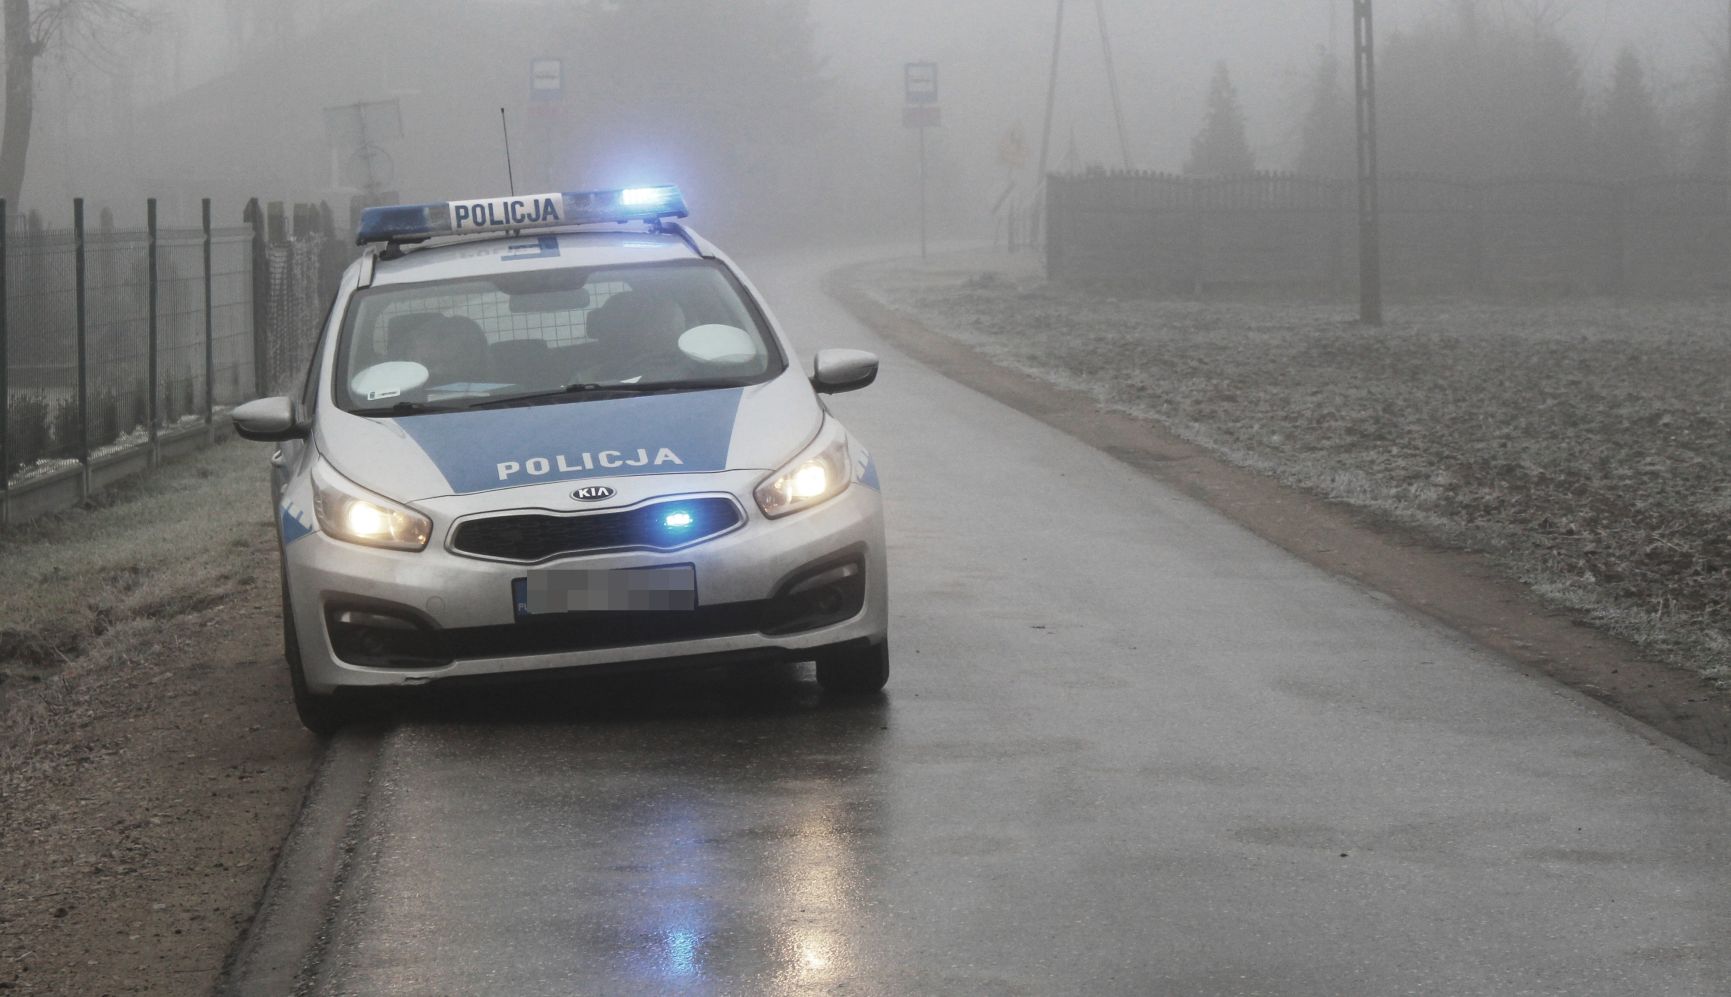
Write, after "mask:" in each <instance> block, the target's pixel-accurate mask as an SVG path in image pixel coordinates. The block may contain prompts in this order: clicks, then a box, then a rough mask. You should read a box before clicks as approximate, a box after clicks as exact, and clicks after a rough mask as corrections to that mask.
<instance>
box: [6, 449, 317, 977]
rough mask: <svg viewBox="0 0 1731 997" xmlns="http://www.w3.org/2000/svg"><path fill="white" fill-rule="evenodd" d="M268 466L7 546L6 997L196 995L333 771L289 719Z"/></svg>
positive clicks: (192, 481)
mask: <svg viewBox="0 0 1731 997" xmlns="http://www.w3.org/2000/svg"><path fill="white" fill-rule="evenodd" d="M264 472H265V468H264V460H263V454H262V453H261V452H260V450H259V449H258V448H257V447H254V446H250V445H246V444H239V443H228V444H225V445H222V446H218V447H214V448H211V449H210V450H207V451H204V452H202V453H200V454H198V455H195V456H193V457H189V458H186V459H184V460H182V461H178V462H176V463H174V464H171V465H168V466H165V467H163V468H161V469H159V470H158V471H156V472H155V473H153V474H151V475H149V476H147V477H146V478H144V479H141V480H139V481H137V482H134V483H132V484H130V485H128V486H125V487H123V488H121V489H118V490H116V491H115V492H113V493H111V494H109V495H107V496H105V497H104V499H103V500H102V502H101V504H100V505H98V506H92V507H87V508H84V509H80V510H75V511H72V512H69V513H66V514H64V515H61V516H56V517H52V518H50V519H47V520H42V521H38V522H37V523H32V524H29V525H28V526H26V527H22V528H19V529H17V530H15V531H11V532H8V533H6V534H3V535H0V883H4V890H3V891H0V990H3V991H6V992H13V993H40V994H81V995H83V994H88V995H96V994H196V993H207V992H210V990H211V989H212V988H213V987H214V986H215V984H216V982H217V980H218V977H219V975H220V974H221V972H222V969H223V964H224V961H225V959H227V958H228V957H229V954H230V952H231V950H232V949H233V947H234V945H235V942H236V940H237V938H238V937H239V936H240V933H241V932H242V930H244V928H245V926H246V924H247V923H248V921H249V919H250V918H251V917H252V915H253V911H254V909H255V908H256V906H257V904H258V899H259V895H260V893H261V891H262V890H263V888H264V884H265V880H266V878H267V877H268V875H269V874H270V870H271V865H272V862H273V859H274V856H275V854H276V849H277V848H278V847H279V846H280V844H281V842H282V841H283V839H284V836H285V835H286V834H287V833H288V830H289V828H290V827H291V825H292V823H293V821H294V817H295V814H296V812H297V810H298V808H299V806H300V801H301V797H302V794H303V792H304V791H305V788H306V785H307V782H308V780H309V778H310V777H311V773H312V769H313V765H314V763H315V762H316V760H317V756H318V746H317V742H316V741H315V740H314V739H313V738H312V737H311V736H310V735H308V734H306V733H305V732H304V731H303V730H301V728H300V726H299V724H298V723H296V721H295V719H294V713H293V711H292V710H291V709H290V708H289V707H288V705H287V704H288V701H289V692H288V682H287V676H286V675H285V674H284V670H283V669H282V667H281V657H280V655H281V651H280V646H279V644H280V629H279V624H278V606H277V586H276V567H275V558H276V551H275V546H274V543H275V541H274V537H273V534H272V531H271V528H270V522H269V518H268V513H269V496H268V494H267V489H266V479H265V473H264Z"/></svg>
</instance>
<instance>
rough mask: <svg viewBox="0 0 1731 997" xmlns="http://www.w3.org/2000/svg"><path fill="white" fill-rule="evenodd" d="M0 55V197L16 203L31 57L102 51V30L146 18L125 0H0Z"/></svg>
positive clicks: (30, 115)
mask: <svg viewBox="0 0 1731 997" xmlns="http://www.w3.org/2000/svg"><path fill="white" fill-rule="evenodd" d="M0 4H3V5H4V6H3V11H0V31H4V33H5V39H4V42H3V44H0V58H3V59H4V62H5V74H6V95H5V114H6V123H5V126H4V128H0V197H4V198H5V199H6V203H7V204H10V205H14V206H16V205H17V204H18V199H19V196H20V194H21V193H22V191H23V189H24V173H25V168H26V167H27V165H28V163H29V158H30V134H31V125H32V124H33V123H34V120H35V117H36V61H37V60H38V59H41V58H42V57H43V56H45V55H47V54H49V53H50V52H53V51H56V50H59V51H69V52H80V53H83V54H86V55H92V54H100V53H102V52H104V51H105V48H104V46H103V38H104V35H105V33H106V32H107V31H109V30H113V29H117V28H121V27H143V26H144V25H145V23H146V19H145V16H144V15H143V14H142V13H141V12H140V11H139V10H138V8H136V7H134V6H133V5H132V4H130V3H128V2H126V0H0Z"/></svg>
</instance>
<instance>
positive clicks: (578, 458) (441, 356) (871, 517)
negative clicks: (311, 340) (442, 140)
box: [234, 187, 889, 732]
mask: <svg viewBox="0 0 1731 997" xmlns="http://www.w3.org/2000/svg"><path fill="white" fill-rule="evenodd" d="M685 216H686V209H685V203H684V199H683V197H682V196H681V195H680V193H679V191H678V190H677V188H673V187H649V188H636V189H628V190H619V191H592V192H579V193H556V194H546V195H536V196H526V197H515V196H513V197H506V198H491V199H483V200H474V201H457V202H451V203H448V204H443V203H442V204H428V205H406V206H397V207H384V208H372V209H368V210H367V211H366V212H365V213H364V214H363V217H362V221H361V229H360V242H361V244H362V245H364V246H367V247H368V248H367V249H366V250H365V252H364V253H363V255H362V256H361V257H360V259H358V260H357V261H356V262H355V263H354V264H353V265H352V266H350V267H349V269H348V271H347V272H346V273H345V274H344V276H343V281H342V285H341V287H340V289H339V291H338V293H337V296H336V300H335V302H334V304H333V306H332V309H331V312H330V315H329V317H328V318H327V319H326V322H325V326H324V328H323V330H322V333H321V336H320V339H319V343H318V346H317V347H316V349H315V350H314V353H313V360H312V363H311V366H310V369H309V371H308V373H307V376H306V380H305V384H304V387H303V388H302V390H301V391H300V392H299V393H298V394H297V395H296V396H294V397H280V398H265V399H260V400H258V401H254V402H250V403H248V404H246V405H242V406H240V407H239V408H237V409H235V411H234V421H235V425H236V428H237V431H238V432H239V433H240V435H242V436H243V437H246V438H247V439H252V440H265V441H271V442H275V443H277V444H278V449H277V451H276V453H275V454H274V455H273V456H272V458H271V466H272V490H273V496H274V499H275V502H276V518H277V525H278V529H279V531H280V538H281V549H282V577H283V586H282V589H283V630H284V644H285V649H286V656H287V658H288V665H289V670H290V675H291V678H292V680H293V688H294V696H295V704H296V706H297V708H298V709H299V711H300V715H301V718H302V720H303V722H305V724H306V725H307V726H308V727H309V728H311V729H313V730H316V731H320V732H328V731H330V730H332V729H334V728H336V727H337V726H340V725H341V724H342V723H343V721H344V720H345V719H347V718H348V717H350V716H352V715H353V713H354V711H355V703H356V696H357V694H365V693H367V692H368V691H372V692H377V691H379V690H381V689H385V688H389V687H404V686H415V685H422V684H426V683H433V682H446V681H451V680H464V679H475V678H481V677H486V676H496V675H499V674H502V673H522V672H537V671H549V670H554V669H571V668H576V669H597V668H604V667H606V668H639V667H652V666H661V665H666V664H669V663H673V664H688V665H712V664H724V663H730V662H735V661H743V660H761V659H766V658H767V659H781V660H797V661H815V662H816V665H817V678H818V681H819V683H820V684H821V685H822V687H823V688H824V689H825V690H826V691H831V692H843V693H859V692H873V691H876V690H878V689H880V688H882V687H883V685H884V682H885V681H886V680H887V678H888V676H889V656H888V645H887V640H886V638H887V631H888V613H887V586H886V583H885V577H884V564H885V560H884V530H883V515H882V503H881V500H880V497H879V493H878V477H877V469H876V466H875V465H874V463H873V461H872V457H871V454H870V453H869V452H868V451H867V450H866V448H865V447H864V446H863V445H862V444H861V443H860V441H859V440H858V439H856V438H855V437H854V436H852V435H851V434H850V433H849V432H848V431H847V429H846V428H845V427H844V426H842V424H841V423H840V422H839V421H838V420H837V419H836V418H835V417H834V416H833V415H832V414H830V413H829V411H828V410H827V408H826V406H825V405H824V404H823V402H822V400H821V398H820V396H821V395H824V394H833V393H837V392H842V391H852V390H854V389H857V388H863V387H865V386H866V385H868V384H870V383H872V381H873V380H874V379H875V378H876V376H877V358H876V357H874V356H872V355H871V354H868V353H861V352H857V351H852V350H824V351H822V352H819V353H818V354H817V355H816V357H815V358H814V363H813V366H812V369H811V371H810V373H807V372H806V371H805V370H804V369H802V368H801V366H800V363H799V361H798V359H797V358H796V357H795V355H794V351H793V349H792V348H791V346H790V345H789V344H788V342H787V339H786V337H785V336H784V335H783V334H782V332H781V330H780V329H778V328H777V326H776V323H775V320H774V318H773V317H772V316H771V315H770V313H769V311H768V309H767V308H765V307H764V305H763V304H762V302H761V300H760V298H759V296H758V294H757V293H756V291H755V290H753V288H752V286H751V284H750V283H749V282H748V281H747V280H746V279H745V278H744V276H743V275H741V274H740V272H739V270H738V268H737V267H735V266H734V264H733V263H732V262H731V261H730V260H728V258H727V257H725V256H724V255H722V254H721V253H720V252H718V251H717V250H716V249H715V247H714V246H712V245H710V244H709V243H708V242H706V241H705V240H703V239H702V238H700V237H699V236H697V235H696V234H694V233H693V232H691V231H690V230H688V229H686V228H684V227H683V226H681V225H680V224H678V223H677V222H676V221H673V219H677V218H684V217H685ZM363 701H364V700H363Z"/></svg>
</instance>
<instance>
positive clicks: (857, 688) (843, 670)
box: [817, 640, 890, 696]
mask: <svg viewBox="0 0 1731 997" xmlns="http://www.w3.org/2000/svg"><path fill="white" fill-rule="evenodd" d="M889 680H890V643H889V641H887V640H885V641H881V642H879V643H877V644H860V645H855V646H852V647H847V648H839V649H837V650H834V651H830V652H828V653H826V654H822V655H819V656H818V659H817V684H818V685H820V686H822V687H823V691H824V692H828V693H833V694H835V695H841V696H865V695H870V694H871V693H874V692H878V691H880V690H881V689H883V687H884V685H885V683H887V682H889Z"/></svg>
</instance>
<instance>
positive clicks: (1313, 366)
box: [859, 255, 1731, 682]
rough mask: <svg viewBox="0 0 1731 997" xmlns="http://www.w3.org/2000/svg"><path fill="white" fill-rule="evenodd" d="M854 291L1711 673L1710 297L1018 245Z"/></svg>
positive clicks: (1727, 670)
mask: <svg viewBox="0 0 1731 997" xmlns="http://www.w3.org/2000/svg"><path fill="white" fill-rule="evenodd" d="M859 279H860V280H861V281H862V282H863V284H864V285H865V287H866V289H867V290H869V291H871V292H872V293H874V294H875V295H876V296H877V297H878V298H879V299H880V300H882V301H884V302H885V303H886V304H889V305H890V306H892V307H895V308H899V309H903V310H905V311H907V312H908V313H909V314H911V315H913V316H915V317H917V318H918V319H919V320H921V321H922V322H924V323H926V324H927V325H928V326H930V327H932V328H934V329H935V330H936V331H938V332H941V333H944V334H946V335H950V336H953V337H955V338H957V339H960V340H963V341H965V342H967V343H969V344H971V345H973V346H975V347H977V348H979V349H981V350H982V351H983V352H985V353H986V354H987V355H989V356H991V357H993V358H994V359H996V360H997V361H998V362H1000V363H1003V364H1005V365H1006V366H1010V367H1012V368H1016V369H1019V370H1022V371H1024V372H1026V373H1029V374H1032V375H1034V376H1037V377H1041V378H1044V379H1047V380H1049V381H1052V382H1055V383H1058V384H1062V385H1065V386H1069V387H1074V388H1079V389H1082V390H1084V391H1087V392H1090V393H1092V394H1093V395H1094V396H1095V397H1096V398H1098V399H1099V400H1100V401H1101V403H1102V404H1103V405H1105V406H1107V407H1109V408H1112V409H1116V410H1121V411H1125V412H1129V413H1133V414H1135V415H1138V416H1141V417H1144V418H1147V419H1150V420H1152V421H1154V422H1157V423H1159V424H1160V425H1162V426H1163V427H1165V428H1167V429H1168V430H1171V431H1173V432H1175V433H1177V434H1178V435H1181V436H1183V437H1185V438H1188V439H1190V440H1193V441H1195V442H1198V443H1200V444H1202V445H1205V446H1207V447H1209V448H1210V449H1212V450H1214V451H1215V452H1217V453H1220V454H1222V455H1223V456H1225V457H1227V458H1228V459H1230V460H1232V461H1234V462H1236V463H1239V464H1242V465H1245V466H1248V467H1251V468H1254V469H1257V470H1261V471H1264V472H1266V473H1270V474H1273V475H1276V476H1278V477H1279V478H1281V479H1282V480H1284V481H1287V482H1289V483H1291V484H1294V485H1297V486H1299V487H1302V488H1305V489H1308V490H1310V491H1313V492H1316V493H1318V494H1322V495H1325V496H1327V497H1329V498H1332V499H1335V500H1338V501H1341V502H1345V503H1349V504H1351V505H1354V506H1357V507H1359V508H1363V509H1367V510H1371V511H1373V512H1375V513H1377V514H1379V515H1381V516H1385V517H1387V518H1388V519H1389V520H1391V521H1394V522H1397V523H1399V524H1402V525H1404V526H1407V527H1411V528H1415V529H1418V530H1420V531H1422V532H1423V533H1424V534H1426V535H1428V536H1430V537H1431V538H1433V539H1435V540H1438V541H1440V542H1444V543H1447V544H1451V545H1456V546H1461V547H1466V548H1470V549H1476V550H1481V551H1485V552H1487V553H1490V554H1492V555H1494V556H1495V557H1497V558H1498V560H1499V561H1500V563H1501V564H1502V565H1503V566H1504V567H1505V569H1506V570H1508V571H1509V572H1510V573H1512V574H1513V575H1515V576H1516V577H1519V578H1521V579H1522V580H1524V581H1526V582H1528V583H1529V584H1531V585H1532V586H1533V588H1534V589H1535V591H1537V592H1538V593H1539V594H1540V595H1542V596H1543V597H1545V598H1546V599H1549V600H1550V601H1552V602H1553V603H1555V604H1557V605H1559V606H1561V607H1566V608H1568V609H1570V610H1572V611H1575V612H1578V613H1580V614H1582V615H1584V616H1585V617H1587V618H1589V619H1591V620H1592V621H1593V622H1595V623H1596V624H1598V625H1600V626H1603V627H1604V628H1605V629H1607V630H1610V631H1612V632H1615V633H1617V634H1619V635H1621V636H1624V637H1627V638H1629V639H1632V640H1634V641H1635V642H1637V643H1638V644H1640V645H1641V646H1643V647H1644V648H1646V649H1648V650H1650V651H1652V652H1653V653H1655V654H1657V655H1660V656H1663V657H1665V658H1667V659H1669V660H1672V661H1674V662H1677V663H1679V664H1683V665H1686V666H1688V667H1692V668H1694V669H1696V670H1699V671H1700V672H1702V673H1703V674H1705V675H1708V676H1710V677H1713V678H1715V679H1717V680H1719V681H1721V682H1731V307H1728V304H1731V303H1727V302H1724V301H1708V302H1687V303H1685V302H1650V301H1627V302H1624V301H1613V300H1586V301H1572V302H1565V303H1551V304H1544V305H1514V304H1502V303H1487V302H1477V301H1464V300H1462V301H1432V302H1426V303H1416V304H1408V303H1398V302H1397V303H1394V304H1392V305H1391V307H1390V309H1389V318H1390V321H1389V323H1388V324H1387V325H1386V326H1385V327H1384V328H1381V329H1370V328H1366V327H1362V326H1360V325H1358V324H1356V322H1355V321H1353V319H1354V318H1355V315H1354V310H1353V309H1352V308H1351V307H1350V306H1345V307H1343V306H1338V305H1321V304H1280V303H1270V302H1213V301H1211V302H1193V301H1163V300H1148V299H1137V298H1113V297H1108V296H1103V295H1101V294H1098V293H1094V292H1090V291H1087V290H1084V289H1078V288H1066V287H1060V286H1053V285H1048V284H1046V283H1044V282H1043V280H1041V278H1040V275H1039V273H1038V272H1037V270H1036V269H1035V261H1033V260H1032V259H1030V258H1028V257H1023V258H1021V259H1020V260H1008V261H1007V260H1006V259H1005V258H1003V257H996V258H994V257H990V256H984V255H980V256H971V257H958V258H954V259H952V260H948V261H944V262H941V263H937V264H935V265H933V266H931V267H926V268H913V267H894V266H888V267H878V268H874V269H872V270H869V271H865V272H864V273H863V274H862V275H861V276H860V278H859Z"/></svg>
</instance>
